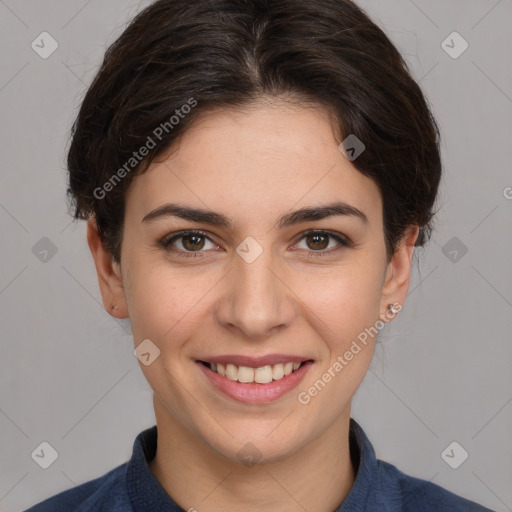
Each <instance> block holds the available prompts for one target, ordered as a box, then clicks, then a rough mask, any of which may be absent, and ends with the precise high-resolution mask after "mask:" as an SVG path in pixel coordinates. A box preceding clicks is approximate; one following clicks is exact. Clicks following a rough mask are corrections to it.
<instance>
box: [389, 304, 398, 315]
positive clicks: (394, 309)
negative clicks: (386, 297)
mask: <svg viewBox="0 0 512 512" xmlns="http://www.w3.org/2000/svg"><path fill="white" fill-rule="evenodd" d="M388 309H389V312H390V313H391V314H392V315H396V314H397V313H398V312H399V311H400V310H399V309H398V308H397V307H396V306H395V305H394V304H389V305H388Z"/></svg>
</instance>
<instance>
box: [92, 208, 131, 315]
mask: <svg viewBox="0 0 512 512" xmlns="http://www.w3.org/2000/svg"><path fill="white" fill-rule="evenodd" d="M87 243H88V244H89V249H90V250H91V254H92V257H93V258H94V265H95V266H96V273H97V274H98V283H99V285H100V292H101V297H102V299H103V307H104V308H105V310H106V311H107V312H108V313H110V314H111V315H112V316H114V317H116V318H127V317H128V308H127V306H126V298H125V294H124V287H123V280H122V276H121V266H120V264H119V263H117V262H116V261H114V257H113V256H112V254H111V253H110V252H108V251H107V249H106V248H105V246H104V244H103V241H102V240H101V237H100V234H99V232H98V226H97V224H96V221H95V219H94V218H91V219H89V220H88V222H87ZM116 306H117V307H116Z"/></svg>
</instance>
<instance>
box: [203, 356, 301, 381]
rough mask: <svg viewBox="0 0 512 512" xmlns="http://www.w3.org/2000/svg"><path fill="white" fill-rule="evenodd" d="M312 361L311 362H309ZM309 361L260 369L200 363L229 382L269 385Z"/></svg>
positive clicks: (261, 367)
mask: <svg viewBox="0 0 512 512" xmlns="http://www.w3.org/2000/svg"><path fill="white" fill-rule="evenodd" d="M308 361H310V360H308ZM308 361H303V362H302V363H293V362H288V363H278V364H271V365H266V366H260V367H259V368H251V367H249V366H237V365H235V364H231V363H228V364H220V363H209V362H207V361H199V362H200V363H202V364H203V365H204V366H206V367H207V368H209V369H210V370H212V371H213V372H215V373H217V374H219V375H221V376H222V377H226V378H227V379H229V380H232V381H235V382H242V383H247V384H250V383H257V384H269V383H270V382H272V381H276V380H281V379H282V378H284V377H286V376H287V375H290V374H291V373H293V372H295V371H297V370H298V369H299V368H300V367H301V366H303V365H304V364H305V363H307V362H308Z"/></svg>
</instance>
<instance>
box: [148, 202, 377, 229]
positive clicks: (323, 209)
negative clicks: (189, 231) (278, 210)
mask: <svg viewBox="0 0 512 512" xmlns="http://www.w3.org/2000/svg"><path fill="white" fill-rule="evenodd" d="M340 215H343V216H352V217H356V218H358V219H359V220H361V221H362V222H363V223H364V224H368V223H369V221H368V217H367V216H366V215H365V214H364V213H363V212H362V211H361V210H359V209H358V208H356V207H355V206H351V205H349V204H347V203H344V202H341V201H338V202H335V203H330V204H327V205H323V206H308V207H306V208H301V209H300V210H296V211H294V212H292V213H287V214H286V215H283V216H282V217H280V219H279V220H278V222H277V226H278V227H279V228H280V229H282V228H285V227H288V226H293V225H295V224H300V223H301V222H307V221H314V220H321V219H325V218H327V217H334V216H340ZM163 217H178V218H180V219H184V220H189V221H193V222H199V223H201V224H210V225H212V226H222V227H225V228H227V229H230V230H232V229H233V224H232V223H231V221H230V220H229V219H228V217H226V216H225V215H223V214H222V213H218V212H214V211H211V210H205V209H202V208H191V207H189V206H183V205H180V204H176V203H167V204H163V205H162V206H159V207H158V208H155V209H154V210H152V211H151V212H149V213H148V214H147V215H146V216H145V217H144V218H143V219H142V222H152V221H154V220H157V219H160V218H163Z"/></svg>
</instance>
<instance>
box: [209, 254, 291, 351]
mask: <svg viewBox="0 0 512 512" xmlns="http://www.w3.org/2000/svg"><path fill="white" fill-rule="evenodd" d="M215 311H216V316H217V321H218V322H219V323H220V325H222V326H223V327H224V328H226V329H229V330H231V331H233V332H234V333H235V334H237V335H238V336H239V337H244V338H245V339H248V340H255V341H256V340H263V339H266V338H268V336H270V335H271V334H273V333H275V331H277V330H278V329H284V328H286V326H289V325H291V323H292V321H293V319H294V317H295V314H296V309H295V307H294V294H293V291H292V290H291V289H290V287H289V286H288V285H287V283H286V276H285V273H284V268H283V266H282V265H278V264H277V262H276V261H275V260H274V258H273V256H272V251H271V249H268V248H266V249H264V250H263V252H262V253H261V254H260V255H259V256H258V257H257V258H256V259H255V260H254V261H252V262H250V263H249V262H247V261H246V260H244V259H243V258H242V257H240V256H239V255H238V254H236V255H235V257H234V258H233V268H232V269H231V271H230V272H228V274H227V275H226V276H225V282H224V287H223V290H222V295H221V297H220V298H219V300H218V302H217V304H216V308H215Z"/></svg>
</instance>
